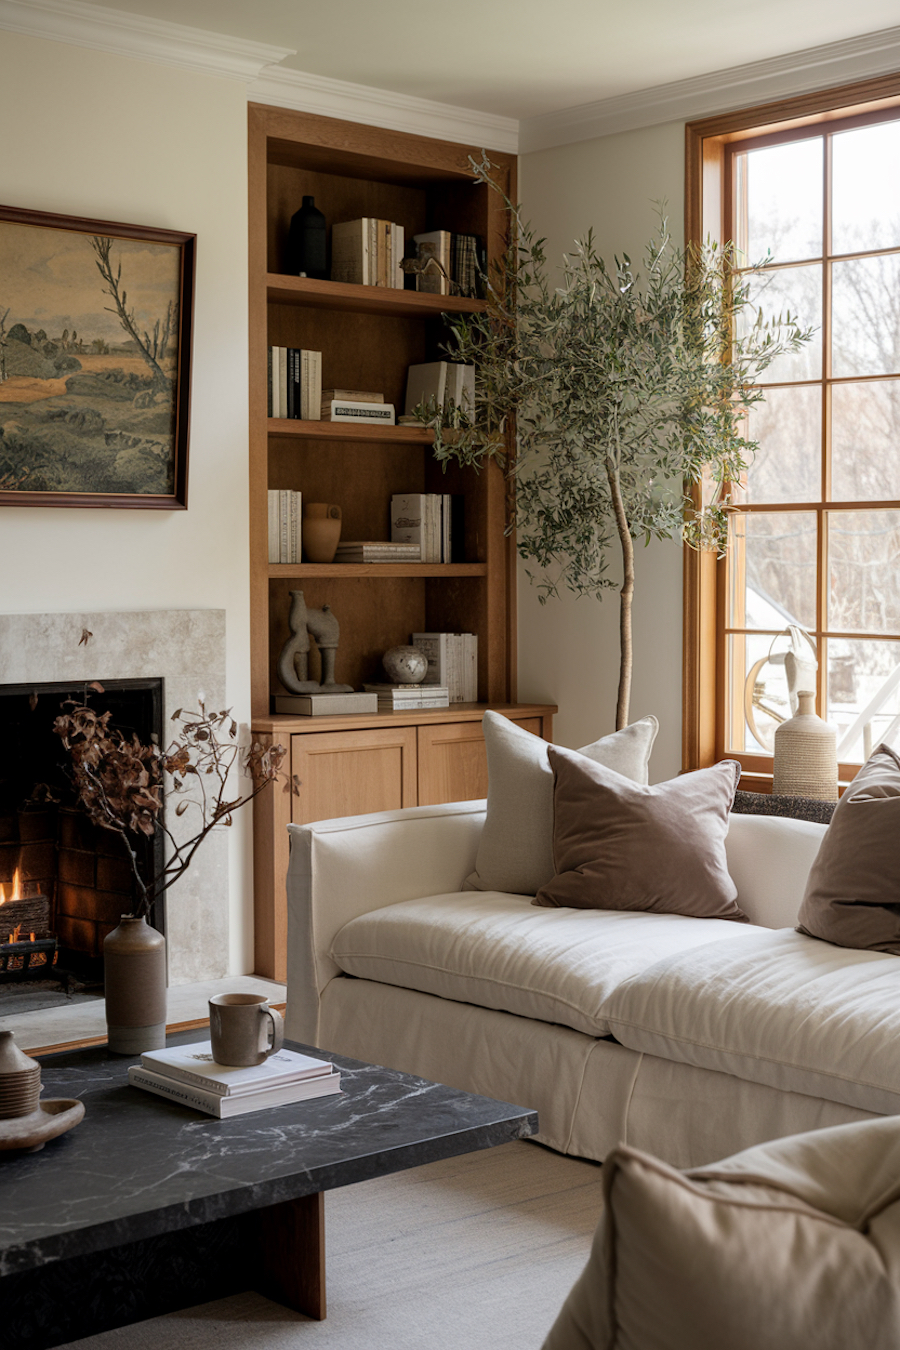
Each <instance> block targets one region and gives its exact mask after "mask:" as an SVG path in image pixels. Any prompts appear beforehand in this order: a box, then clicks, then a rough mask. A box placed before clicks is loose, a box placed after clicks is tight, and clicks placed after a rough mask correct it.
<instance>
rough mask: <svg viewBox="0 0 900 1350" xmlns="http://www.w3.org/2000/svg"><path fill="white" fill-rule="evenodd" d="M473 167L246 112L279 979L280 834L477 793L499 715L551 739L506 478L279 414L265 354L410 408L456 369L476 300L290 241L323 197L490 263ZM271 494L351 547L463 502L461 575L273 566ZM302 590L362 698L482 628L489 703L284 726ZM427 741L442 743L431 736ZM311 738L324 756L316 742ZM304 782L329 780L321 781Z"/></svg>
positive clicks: (339, 128)
mask: <svg viewBox="0 0 900 1350" xmlns="http://www.w3.org/2000/svg"><path fill="white" fill-rule="evenodd" d="M470 155H472V156H474V157H478V158H480V155H481V147H479V146H466V145H459V144H454V143H451V142H448V141H440V140H435V139H432V138H430V137H424V136H412V135H408V134H405V133H402V132H392V131H387V130H384V129H381V128H377V127H369V126H361V125H357V124H353V123H348V122H342V121H336V120H333V119H330V118H323V117H318V116H314V115H312V114H305V113H296V112H291V111H287V110H284V109H279V108H269V107H264V106H261V105H251V107H250V125H249V174H250V177H249V190H250V371H251V375H250V550H251V578H250V587H251V673H252V700H253V719H254V727H255V728H256V729H257V730H259V731H260V732H266V733H271V734H272V735H274V736H276V737H277V738H278V739H280V740H282V742H283V743H285V744H290V745H291V747H292V768H293V771H294V772H298V765H300V764H301V761H302V772H301V774H300V776H301V778H304V783H303V784H301V788H300V796H299V797H298V798H294V799H293V801H292V802H291V803H290V805H289V807H286V806H285V804H284V802H282V801H281V800H279V801H277V802H276V801H275V798H276V797H280V794H277V793H276V794H274V796H273V794H264V797H263V798H261V799H260V802H262V801H263V800H264V799H265V798H268V799H269V801H268V805H266V806H262V805H261V806H260V810H259V812H258V813H257V828H256V845H255V848H256V864H255V866H256V928H257V970H258V971H259V972H260V973H264V974H269V975H274V976H277V975H278V974H279V973H282V974H283V940H284V929H283V921H284V914H283V889H284V867H285V866H286V857H287V848H286V839H283V838H282V836H283V835H284V825H285V822H286V820H288V819H293V820H295V821H297V820H299V821H304V820H311V819H317V818H321V816H322V815H323V813H324V814H325V815H346V814H354V813H356V812H358V811H361V810H377V809H382V808H386V807H391V806H401V805H403V806H405V805H411V804H414V803H416V802H419V801H426V800H428V801H437V800H448V799H449V797H448V796H447V795H446V794H450V796H460V795H463V796H470V797H471V796H478V795H483V792H484V790H485V789H486V771H485V768H484V764H483V760H484V756H483V749H481V750H479V748H478V747H479V742H478V738H479V736H480V727H479V723H480V717H481V714H482V712H483V709H484V708H485V707H487V706H489V705H494V706H499V707H501V708H502V710H503V711H504V712H505V713H506V714H507V715H508V716H511V717H514V718H516V720H518V721H521V722H522V724H523V725H527V726H528V727H529V729H531V730H535V731H537V732H538V734H544V735H549V731H550V718H551V715H552V712H553V711H554V710H553V709H552V708H549V707H543V706H542V707H534V706H529V707H528V708H527V709H520V708H519V707H518V706H517V705H516V704H515V699H516V678H515V580H514V579H515V568H514V552H513V546H512V542H511V540H510V538H509V537H508V536H507V534H506V532H505V527H506V523H507V519H508V498H507V492H508V485H507V483H506V481H505V479H504V477H503V474H502V473H501V471H500V470H499V469H498V468H497V467H496V465H493V464H491V465H487V466H486V467H484V468H483V469H482V470H481V471H480V472H475V471H473V470H463V469H460V468H459V467H458V466H453V467H451V468H450V469H448V471H447V472H446V473H445V472H443V471H442V469H441V467H440V465H438V464H437V463H436V461H435V460H434V457H433V455H432V454H431V451H430V445H431V441H432V437H431V433H430V432H429V431H428V430H426V429H423V428H419V427H408V426H403V427H400V426H395V427H385V426H379V425H371V426H364V425H357V424H341V423H328V422H309V421H293V420H285V419H279V418H270V417H268V415H267V379H266V356H267V349H268V347H269V346H286V347H302V348H306V349H310V350H314V351H321V352H322V384H323V387H324V388H354V389H373V390H378V391H379V392H381V393H383V394H384V397H385V400H386V401H387V402H390V403H393V404H394V405H395V407H397V408H398V410H400V411H402V409H403V404H404V397H405V387H406V372H407V368H408V366H409V365H411V364H413V363H417V362H422V361H432V360H438V359H441V358H442V357H443V356H444V352H443V351H442V343H443V341H444V340H445V338H446V336H447V329H446V324H445V321H444V320H443V318H442V315H443V314H446V313H465V312H472V311H473V310H475V309H477V308H478V306H479V304H480V301H478V300H473V299H470V298H462V297H456V296H438V295H430V294H421V293H419V292H417V291H411V290H400V289H392V288H388V287H376V286H356V285H349V284H347V283H343V282H331V281H321V280H314V279H310V278H305V277H297V276H289V275H287V274H286V244H287V235H288V227H289V224H290V220H291V216H292V215H293V214H294V212H295V211H296V210H297V209H298V208H299V206H300V204H301V202H302V199H303V196H304V195H311V196H313V197H314V198H315V202H316V206H317V207H318V208H319V209H320V210H321V211H323V212H324V214H325V218H326V222H327V224H328V226H329V227H330V226H331V225H332V224H334V223H336V222H338V221H345V220H354V219H357V218H358V217H360V216H375V217H378V218H380V219H390V220H393V221H397V222H399V223H401V224H402V225H403V227H404V230H405V233H406V237H407V239H409V238H411V237H412V235H414V234H418V233H422V232H424V231H426V230H433V229H447V230H451V231H458V232H461V233H470V234H477V235H480V236H481V237H482V239H483V240H484V241H485V246H486V249H487V254H488V257H489V258H494V257H497V256H498V255H499V254H500V253H501V252H502V250H503V248H504V246H505V241H506V228H507V216H506V212H505V211H504V209H503V205H502V202H501V201H500V200H499V198H498V197H497V196H496V194H494V193H491V192H489V191H488V190H487V189H486V188H484V187H483V186H481V185H480V184H478V183H477V182H476V181H475V180H474V179H473V177H472V173H471V166H470V162H469V156H470ZM491 159H492V160H493V161H494V163H495V166H496V175H497V178H498V181H499V182H500V183H501V185H502V186H503V188H504V190H505V191H506V192H507V194H508V196H509V197H510V198H511V199H512V200H515V192H516V182H515V158H514V157H513V156H510V155H505V154H500V153H499V152H498V153H496V154H494V153H492V154H491ZM269 488H290V489H292V490H293V491H297V492H302V494H303V500H304V502H306V503H308V502H316V501H319V502H329V503H335V504H337V505H339V506H340V507H341V511H342V516H343V526H342V538H345V539H389V538H390V500H391V496H392V495H393V494H394V493H410V492H439V493H445V492H451V493H460V494H462V495H463V496H464V498H465V510H464V533H465V540H464V558H465V561H463V562H457V563H445V564H438V563H397V564H392V563H344V564H341V563H333V564H320V563H315V564H314V563H306V562H300V563H296V564H270V563H269V562H268V561H267V558H268V549H267V515H266V492H267V489H269ZM297 589H302V590H303V593H304V596H305V598H306V602H307V605H308V606H310V607H312V608H318V607H320V606H322V605H323V604H328V605H330V606H331V608H332V610H333V612H334V613H335V615H336V616H337V619H338V621H339V623H340V628H341V638H340V647H339V649H338V654H337V667H336V678H337V679H338V680H339V681H341V682H344V683H347V684H351V685H354V686H356V687H358V686H359V685H361V684H362V683H364V682H369V681H374V680H379V679H383V678H384V675H383V671H382V670H381V657H382V655H383V653H384V652H385V651H386V650H387V648H389V647H392V646H396V645H398V644H402V643H406V642H408V641H409V639H410V635H411V633H413V632H417V631H418V632H431V631H449V632H474V633H476V634H477V635H478V693H479V699H480V700H482V702H481V703H480V704H478V705H466V706H465V709H463V708H462V706H461V705H456V709H455V708H454V707H453V706H451V708H449V709H446V710H441V712H440V715H439V716H437V717H436V716H435V714H434V713H428V712H424V711H423V712H422V713H420V714H419V715H418V716H414V715H410V714H403V715H402V716H400V715H398V714H393V715H390V714H387V715H386V714H377V715H376V714H373V715H372V716H371V717H368V718H366V717H356V718H352V719H348V720H346V721H343V722H342V721H340V720H339V719H335V718H329V719H328V721H327V724H324V725H323V722H322V719H318V718H288V717H274V716H272V715H271V714H270V707H271V695H272V694H273V693H275V692H276V691H280V686H279V684H278V681H277V678H276V675H275V664H276V661H277V658H278V654H279V652H280V650H281V647H282V645H283V643H284V641H285V640H286V638H287V637H288V632H289V630H288V624H287V617H288V609H289V604H290V592H291V591H292V590H297ZM313 673H314V674H315V673H316V672H315V669H314V672H313ZM435 726H440V727H443V728H446V729H447V730H445V731H442V732H441V734H440V736H438V735H437V733H436V732H435V731H434V727H435ZM391 728H394V729H396V732H397V735H396V736H394V734H393V732H392V731H391ZM429 728H431V730H429ZM310 737H311V738H314V740H313V739H305V738H310ZM329 737H330V738H332V739H331V740H330V741H329ZM438 743H440V749H437V748H436V747H437V746H438ZM304 745H306V747H307V749H308V750H309V752H310V753H306V752H305V751H304V750H303V746H304ZM473 747H474V748H473ZM313 749H314V750H315V752H316V753H315V754H313V753H312V750H313ZM367 749H368V751H370V753H368V754H367ZM330 750H333V754H330V753H329V751H330ZM360 756H361V757H362V758H360ZM435 756H437V758H435ZM294 760H296V761H297V763H296V764H295V763H294ZM326 760H327V761H328V763H327V768H326V767H325V762H326ZM438 764H439V765H440V767H439V768H438V767H436V766H438ZM310 775H317V778H316V781H315V782H312V781H311V779H310ZM326 782H328V783H330V784H331V787H329V788H328V789H327V790H326V788H325V783H326ZM436 793H437V794H438V795H437V796H436V795H435V794H436ZM440 794H445V795H440Z"/></svg>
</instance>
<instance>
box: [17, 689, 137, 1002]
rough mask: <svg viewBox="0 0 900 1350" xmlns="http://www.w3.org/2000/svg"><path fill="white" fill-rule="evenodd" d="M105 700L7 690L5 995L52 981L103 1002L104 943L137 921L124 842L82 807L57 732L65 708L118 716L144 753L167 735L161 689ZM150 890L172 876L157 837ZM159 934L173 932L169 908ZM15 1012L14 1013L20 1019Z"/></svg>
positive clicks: (107, 694)
mask: <svg viewBox="0 0 900 1350" xmlns="http://www.w3.org/2000/svg"><path fill="white" fill-rule="evenodd" d="M100 683H101V684H102V685H103V692H102V693H100V692H99V691H97V690H92V689H86V688H85V686H84V685H80V686H79V685H72V684H68V683H52V684H39V685H11V686H10V685H7V686H2V687H0V745H2V746H3V754H2V756H0V992H2V994H3V1001H4V1004H7V1003H8V1000H9V995H10V994H11V993H12V992H14V990H15V988H16V987H17V986H18V987H20V988H21V989H22V990H23V991H24V990H26V989H27V990H28V991H29V992H31V991H32V989H33V982H34V981H36V980H53V981H54V982H55V984H56V985H57V986H60V985H61V986H63V987H64V988H65V989H66V991H67V992H69V993H70V992H72V990H73V989H75V988H81V989H84V990H87V991H90V990H92V989H96V990H98V991H99V990H100V989H101V988H102V984H103V939H104V937H105V936H106V934H107V933H108V932H110V931H111V930H112V929H113V928H114V927H115V926H116V924H117V923H118V921H119V917H120V916H121V915H122V914H123V913H129V912H130V911H131V909H132V907H133V903H134V892H135V881H134V874H133V870H132V866H131V861H130V859H129V857H128V854H127V851H126V848H125V845H124V843H123V841H122V839H121V838H120V837H119V836H118V835H116V834H114V833H113V832H111V831H109V830H104V829H102V828H101V827H99V826H96V825H94V824H93V823H92V822H91V820H90V819H89V817H88V816H87V814H86V813H85V812H84V811H83V810H82V808H81V807H80V806H79V804H78V802H77V800H76V795H75V792H74V789H73V786H72V780H71V775H70V773H69V772H68V754H67V752H66V750H65V748H64V747H63V745H62V742H61V741H60V738H59V737H58V736H57V735H56V734H55V732H54V731H53V723H54V720H55V718H56V717H57V715H58V714H59V712H60V711H61V709H62V705H63V704H64V702H65V701H66V700H70V699H71V700H73V701H75V702H79V703H81V702H88V703H90V704H91V706H93V707H95V708H96V709H97V711H98V712H106V711H107V710H109V711H110V712H111V713H112V724H113V725H114V726H115V727H117V728H118V729H119V730H120V731H122V732H123V733H125V734H126V735H131V733H132V732H134V733H135V734H136V735H137V736H138V737H139V739H140V740H141V741H143V742H148V741H150V740H152V739H155V740H156V741H157V742H159V741H160V739H161V735H162V707H163V682H162V680H161V679H143V680H101V681H100ZM132 842H133V847H134V849H135V853H136V855H137V863H138V867H139V869H140V872H141V876H142V878H143V880H144V882H145V884H147V883H148V882H150V883H152V881H153V878H154V876H155V875H156V874H157V872H158V870H159V869H160V868H161V866H162V865H163V857H162V842H161V836H160V835H159V833H157V835H156V836H155V837H154V838H153V839H147V838H146V837H145V836H143V835H140V836H135V837H134V839H133V841H132ZM150 922H151V923H152V924H153V925H154V926H155V927H157V928H159V929H160V930H161V931H164V906H163V904H162V902H161V901H160V902H159V903H158V904H157V905H156V906H155V912H154V913H153V914H151V916H150ZM13 1010H14V1009H13Z"/></svg>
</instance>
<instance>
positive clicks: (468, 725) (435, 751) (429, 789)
mask: <svg viewBox="0 0 900 1350" xmlns="http://www.w3.org/2000/svg"><path fill="white" fill-rule="evenodd" d="M511 720H512V721H514V722H515V723H516V725H517V726H520V727H521V728H522V729H523V731H530V732H532V733H533V734H534V735H535V736H540V735H541V734H542V731H543V719H542V718H540V717H523V718H518V717H514V718H512V719H511ZM487 789H488V771H487V751H486V749H485V744H484V735H483V733H482V730H481V723H480V722H439V723H434V724H432V725H431V726H420V727H419V805H420V806H434V805H436V804H437V803H438V802H468V801H472V800H473V799H474V798H478V797H486V796H487Z"/></svg>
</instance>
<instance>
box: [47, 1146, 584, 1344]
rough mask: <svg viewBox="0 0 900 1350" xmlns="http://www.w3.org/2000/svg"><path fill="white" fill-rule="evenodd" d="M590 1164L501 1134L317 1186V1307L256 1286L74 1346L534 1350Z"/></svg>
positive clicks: (572, 1246) (552, 1303)
mask: <svg viewBox="0 0 900 1350" xmlns="http://www.w3.org/2000/svg"><path fill="white" fill-rule="evenodd" d="M600 1171H601V1169H600V1167H599V1166H597V1165H596V1164H595V1163H589V1162H582V1161H580V1160H578V1159H575V1158H563V1157H561V1156H560V1155H559V1154H556V1153H551V1152H550V1151H549V1150H548V1149H544V1148H541V1146H540V1145H537V1144H531V1143H515V1144H505V1145H503V1146H502V1147H501V1148H495V1149H488V1150H486V1151H485V1152H483V1153H473V1154H469V1155H467V1156H466V1157H462V1158H453V1159H451V1160H450V1161H448V1162H440V1163H431V1164H429V1165H428V1166H427V1167H420V1168H417V1169H415V1170H413V1171H410V1172H401V1173H398V1174H397V1175H396V1176H391V1177H384V1178H381V1179H380V1180H378V1181H368V1182H364V1183H362V1184H361V1185H358V1186H348V1187H346V1188H344V1189H343V1190H338V1191H331V1192H329V1194H328V1195H327V1196H326V1242H327V1288H328V1317H327V1319H326V1320H325V1321H324V1322H311V1321H309V1320H307V1319H306V1318H303V1317H300V1316H299V1315H298V1314H296V1313H292V1312H289V1311H288V1310H287V1309H285V1308H282V1307H280V1306H279V1305H278V1304H275V1303H270V1302H269V1301H268V1300H266V1299H264V1298H261V1297H259V1296H258V1295H256V1294H238V1295H235V1296H234V1297H233V1298H228V1299H222V1300H220V1301H218V1302H216V1303H207V1304H204V1305H202V1306H200V1307H197V1308H191V1309H189V1310H187V1311H186V1312H180V1313H171V1314H169V1315H168V1316H167V1317H157V1318H153V1319H152V1320H150V1321H148V1322H141V1323H138V1324H136V1325H135V1326H130V1327H123V1328H121V1329H120V1330H117V1331H108V1332H104V1333H103V1334H102V1335H99V1336H90V1337H88V1338H87V1339H85V1340H81V1341H77V1342H74V1343H73V1344H75V1345H77V1346H78V1350H319V1348H320V1347H321V1348H322V1350H539V1347H540V1345H541V1342H542V1341H543V1339H544V1336H545V1335H546V1334H547V1331H548V1330H549V1328H550V1325H551V1323H552V1321H553V1319H554V1318H555V1316H556V1313H557V1312H558V1310H559V1307H560V1305H561V1303H562V1301H563V1299H564V1298H565V1295H566V1294H567V1293H568V1291H569V1288H570V1286H571V1285H572V1283H573V1281H574V1280H575V1278H576V1276H577V1275H578V1274H579V1272H580V1271H581V1269H582V1267H583V1265H584V1263H585V1261H586V1260H587V1255H588V1250H589V1247H590V1242H591V1237H592V1235H593V1232H594V1228H595V1226H596V1223H597V1219H598V1217H599V1214H600V1205H601V1195H600Z"/></svg>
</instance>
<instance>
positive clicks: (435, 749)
mask: <svg viewBox="0 0 900 1350" xmlns="http://www.w3.org/2000/svg"><path fill="white" fill-rule="evenodd" d="M484 711H485V706H484V705H483V704H482V705H476V704H454V705H453V706H452V707H450V708H440V709H429V710H427V711H423V712H420V713H418V714H412V713H373V714H371V715H369V716H360V717H343V718H341V717H330V718H327V719H326V718H315V719H313V718H304V719H299V718H292V717H268V718H260V719H258V720H257V721H255V722H254V725H253V730H254V733H255V734H257V735H266V736H269V735H270V736H272V737H273V738H274V739H275V740H277V741H279V742H280V743H281V744H282V745H284V744H288V745H289V748H290V768H289V772H290V773H291V775H296V776H297V777H298V778H299V779H300V788H299V795H296V796H291V795H290V794H289V793H285V792H283V791H282V790H281V787H280V786H276V787H275V789H274V791H273V790H267V791H266V792H264V793H262V794H261V796H260V797H258V798H257V800H256V802H255V803H254V823H253V846H254V863H253V871H254V905H255V969H256V973H257V974H258V975H266V976H269V977H270V978H272V979H276V980H283V979H284V978H285V976H286V964H287V899H286V894H285V882H286V878H287V867H288V856H289V837H288V832H287V827H288V825H289V824H291V823H294V824H306V823H309V822H311V821H314V820H330V819H332V818H333V817H336V816H350V815H361V814H364V813H366V812H369V811H391V810H395V809H397V808H398V807H403V806H416V805H418V806H433V805H436V804H438V803H440V802H452V801H469V800H472V799H474V798H479V797H484V796H486V795H487V755H486V752H485V745H484V736H483V734H482V730H481V718H482V715H483V713H484ZM495 711H497V712H500V713H503V715H504V716H506V717H509V718H510V720H511V721H513V722H516V723H517V724H518V725H519V726H521V727H523V728H524V729H525V730H526V731H530V732H533V733H534V734H535V735H537V736H542V737H543V738H544V740H550V739H551V736H552V730H553V714H554V713H555V712H556V708H555V707H552V706H549V705H546V704H506V705H502V706H501V705H495ZM348 723H352V725H351V726H348V725H347V724H348ZM323 724H324V725H323Z"/></svg>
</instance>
